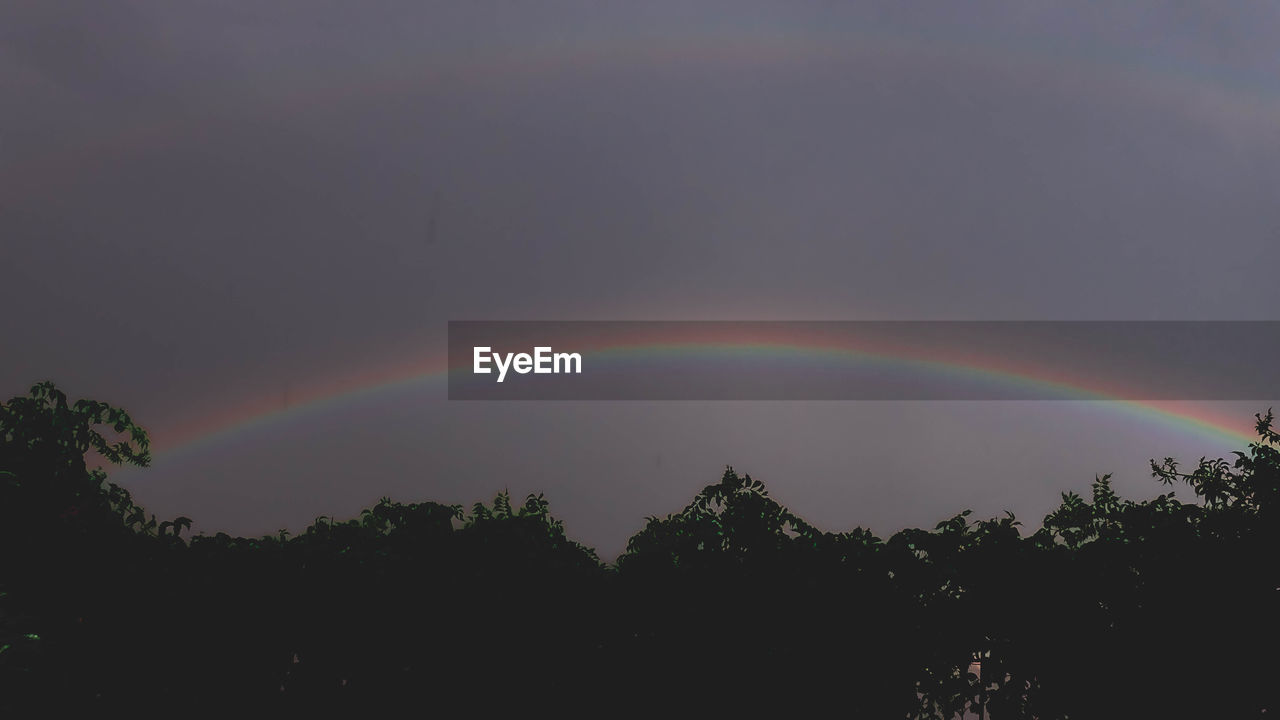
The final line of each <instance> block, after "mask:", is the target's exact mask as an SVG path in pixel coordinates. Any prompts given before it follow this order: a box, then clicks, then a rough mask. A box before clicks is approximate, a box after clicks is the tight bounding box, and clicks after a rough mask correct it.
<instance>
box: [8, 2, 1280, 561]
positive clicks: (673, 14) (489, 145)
mask: <svg viewBox="0 0 1280 720" xmlns="http://www.w3.org/2000/svg"><path fill="white" fill-rule="evenodd" d="M1277 36H1280V8H1277V7H1275V6H1273V5H1270V4H1266V3H1245V2H1219V3H1212V4H1208V3H1206V4H1202V5H1185V4H1178V5H1173V4H1166V3H1152V2H1132V3H1105V4H1102V3H1099V4H1084V3H1079V2H1052V1H1035V2H1025V1H1024V2H993V1H991V0H977V1H975V2H971V3H964V4H963V5H957V4H951V3H902V2H862V3H856V4H853V3H829V2H788V3H763V2H752V1H735V2H695V3H690V2H668V1H667V0H655V1H654V2H646V3H628V2H538V3H524V2H483V1H479V0H471V1H468V2H447V3H431V2H421V1H418V2H395V1H391V0H386V1H372V2H365V3H359V4H354V3H342V2H322V1H318V0H317V1H309V2H299V1H296V0H281V1H279V2H273V3H248V2H241V3H225V2H196V1H193V2H185V3H171V2H158V1H156V2H118V3H110V4H104V3H99V2H91V1H84V2H78V1H76V0H69V1H68V2H61V3H56V4H54V3H39V2H8V1H3V0H0V272H3V283H0V305H2V306H3V308H4V309H5V310H4V313H3V315H0V339H2V340H0V347H3V352H0V396H3V397H11V396H13V395H18V394H21V393H23V392H25V390H26V389H27V388H28V387H29V386H30V385H32V384H33V383H35V382H38V381H41V380H46V379H47V380H53V381H55V382H56V383H58V385H59V386H60V387H62V388H63V389H64V390H66V391H67V392H68V393H69V394H70V395H71V396H73V397H90V398H94V399H99V400H103V401H107V402H110V403H113V404H115V405H118V406H122V407H124V408H126V409H127V410H129V411H130V412H131V413H132V415H133V416H134V417H135V419H137V420H138V421H139V422H140V423H141V424H142V425H144V426H145V427H147V428H148V430H149V431H150V432H151V434H152V437H153V439H154V441H155V451H156V457H155V462H154V464H153V467H151V468H148V469H146V470H137V471H117V472H115V473H114V474H113V476H112V477H113V480H116V481H118V482H120V483H121V484H123V485H125V486H126V487H128V488H129V489H130V490H131V491H132V492H133V493H134V495H135V498H136V499H138V500H139V501H140V502H142V503H143V504H144V505H146V506H147V507H148V508H149V509H151V510H153V511H154V512H156V513H157V515H159V516H161V517H172V516H175V515H186V516H189V517H191V518H193V519H194V520H195V525H194V527H195V529H196V530H197V531H203V532H217V531H227V532H233V533H241V534H251V535H258V534H263V533H274V532H275V531H276V530H278V529H281V528H287V529H290V530H292V531H294V532H296V531H298V530H301V529H302V528H304V527H305V526H306V525H307V524H309V523H310V522H311V521H312V520H313V519H314V518H315V517H316V516H318V515H332V516H336V517H339V518H341V517H351V516H354V515H355V514H357V513H358V511H359V510H360V508H362V507H366V506H368V505H370V504H372V503H373V502H376V501H377V499H378V498H379V497H382V496H390V497H392V498H393V499H396V500H400V501H405V502H410V501H420V500H437V501H441V502H447V503H455V502H456V503H464V504H468V505H469V504H470V503H472V502H475V501H477V500H481V499H488V498H491V497H492V496H493V494H494V493H495V492H498V491H500V490H503V489H509V490H510V491H511V492H512V493H513V495H518V496H523V495H524V494H526V493H529V492H542V493H545V495H546V497H547V498H548V499H549V500H550V502H551V508H552V511H553V513H554V514H556V515H557V516H559V517H561V518H562V519H564V520H565V522H566V527H567V530H568V532H569V534H570V535H571V536H573V537H575V538H577V539H579V540H581V541H583V542H585V543H587V544H589V545H592V546H594V547H596V548H597V549H598V550H599V551H600V553H601V555H602V556H604V557H606V558H611V557H613V556H615V555H616V554H617V553H618V552H619V551H621V550H622V549H623V547H624V546H625V542H626V539H627V538H628V537H629V536H630V535H631V534H633V533H634V532H636V531H637V530H639V529H640V528H641V527H642V526H643V523H644V518H645V517H646V516H650V515H665V514H667V513H669V512H674V511H677V510H678V509H679V508H681V507H683V505H684V504H685V503H686V502H688V500H689V499H690V498H692V497H693V495H694V494H695V493H696V492H697V491H698V490H699V489H701V488H702V487H703V486H704V485H707V484H710V483H713V482H715V481H716V480H718V479H719V477H720V474H721V472H722V470H723V468H724V466H725V465H726V464H731V465H733V466H734V467H735V468H736V469H737V470H738V471H740V472H745V473H749V474H751V475H752V476H753V477H755V478H757V479H760V480H763V481H764V482H765V483H766V485H767V486H768V487H769V488H770V491H771V493H772V494H773V495H774V496H775V497H777V498H778V499H779V500H781V501H782V502H783V503H784V504H786V505H788V506H790V507H791V508H792V509H793V510H795V511H796V512H797V513H798V514H800V515H801V516H803V517H805V518H807V519H809V520H810V521H811V522H813V523H815V524H816V525H818V526H819V527H823V528H826V529H830V530H846V529H851V528H852V527H855V526H863V527H869V528H871V529H873V530H875V531H877V532H879V533H881V534H888V533H892V532H894V531H896V530H899V529H902V528H903V527H907V526H926V527H931V526H932V525H933V524H934V523H936V522H938V521H939V520H942V519H944V518H946V517H949V516H951V515H952V514H954V513H956V512H959V511H960V510H962V509H965V508H972V509H974V511H975V513H977V514H979V515H994V514H999V513H1002V512H1003V511H1004V510H1006V509H1007V510H1011V511H1014V512H1015V513H1016V514H1017V515H1018V516H1019V517H1020V518H1021V519H1022V520H1023V522H1024V524H1025V525H1027V526H1029V527H1030V528H1034V527H1035V526H1037V525H1038V523H1039V520H1040V518H1042V517H1043V515H1044V514H1045V513H1046V512H1048V511H1050V510H1051V509H1052V508H1053V507H1054V506H1055V505H1056V503H1057V501H1058V499H1059V494H1060V493H1061V492H1063V491H1066V490H1074V491H1077V492H1080V491H1085V490H1087V488H1088V486H1089V484H1090V482H1091V481H1092V480H1093V478H1094V476H1095V475H1096V474H1102V473H1114V476H1115V479H1116V483H1117V487H1118V488H1119V489H1121V490H1122V491H1124V492H1127V493H1129V494H1131V495H1134V496H1137V497H1150V496H1153V495H1155V494H1157V493H1158V492H1162V491H1164V489H1163V488H1161V487H1160V486H1159V485H1157V484H1156V483H1155V482H1154V481H1153V480H1152V479H1151V478H1150V477H1149V475H1150V473H1149V469H1148V462H1147V461H1148V459H1150V458H1153V457H1154V458H1162V457H1165V456H1174V457H1178V458H1180V459H1182V460H1184V462H1188V463H1194V462H1195V460H1197V459H1198V458H1199V457H1200V456H1202V455H1209V456H1218V455H1222V454H1226V453H1229V452H1231V451H1232V450H1236V449H1243V443H1244V440H1243V439H1241V437H1240V436H1239V435H1235V436H1232V435H1225V434H1223V433H1218V432H1211V431H1206V430H1203V429H1196V428H1194V427H1191V426H1188V425H1186V424H1179V423H1171V422H1162V421H1160V420H1159V419H1158V418H1153V416H1150V415H1144V414H1140V413H1133V412H1129V411H1126V410H1125V409H1124V408H1123V407H1121V406H1118V405H1116V404H1113V403H1081V402H989V401H988V402H981V401H977V402H865V401H864V402H782V401H777V402H745V401H744V402H732V401H726V402H674V401H672V402H665V401H663V402H659V401H653V402H644V401H633V402H605V401H597V402H567V401H566V402H528V403H516V402H493V403H487V402H462V401H449V400H448V399H447V395H446V391H445V386H444V383H443V382H442V381H441V380H440V379H439V378H438V377H434V376H429V375H425V374H422V373H419V372H417V370H416V369H417V368H423V367H428V366H433V363H437V362H438V359H439V358H440V357H441V356H442V355H443V354H444V352H445V339H446V327H447V325H446V324H447V322H448V321H450V320H530V319H537V320H880V319H883V320H1280V301H1278V298H1277V292H1276V284H1275V274H1274V268H1275V266H1276V263H1275V260H1274V256H1275V248H1276V247H1277V245H1278V244H1280V242H1278V241H1280V203H1277V202H1276V199H1277V197H1280V53H1277V52H1275V38H1276V37H1277ZM1178 352H1179V351H1178V350H1177V349H1171V352H1170V357H1169V362H1170V363H1176V362H1177V361H1178V358H1177V356H1178ZM1261 361H1266V360H1265V359H1263V360H1261ZM415 378H416V379H415ZM393 379H395V380H399V382H389V381H390V380H393ZM361 388H365V389H364V390H363V391H361ZM348 391H356V392H348ZM343 392H346V393H347V394H345V395H344V394H342V393H343ZM335 395H336V396H335ZM1274 400H1275V399H1274V398H1259V399H1258V402H1256V403H1251V402H1232V403H1205V404H1202V405H1204V407H1201V408H1199V409H1197V410H1196V412H1197V413H1201V414H1203V413H1213V414H1215V416H1218V417H1222V418H1227V419H1228V420H1229V421H1230V422H1232V423H1235V426H1236V427H1237V428H1238V429H1239V431H1240V432H1245V431H1247V430H1248V428H1249V427H1250V425H1251V421H1252V416H1253V413H1255V412H1259V411H1265V410H1266V408H1267V406H1268V405H1269V404H1271V403H1272V402H1274ZM1278 404H1280V403H1278ZM255 418H257V420H255ZM1187 494H1188V493H1187V491H1185V490H1183V491H1182V492H1180V493H1179V496H1181V497H1184V498H1186V496H1187Z"/></svg>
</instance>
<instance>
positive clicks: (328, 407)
mask: <svg viewBox="0 0 1280 720" xmlns="http://www.w3.org/2000/svg"><path fill="white" fill-rule="evenodd" d="M578 348H580V349H581V350H583V352H584V356H589V357H593V358H595V359H597V360H603V361H607V362H613V363H619V362H625V363H645V362H649V361H651V360H652V359H653V358H655V357H672V356H676V357H680V358H696V359H711V360H715V359H725V358H729V357H731V356H733V355H734V354H738V355H739V356H741V354H743V353H745V354H747V355H748V356H751V357H754V358H761V357H764V358H766V359H767V360H768V361H770V362H779V363H788V364H794V363H810V364H818V365H821V366H823V367H832V366H833V365H835V366H841V367H843V366H846V365H850V364H854V363H866V362H868V361H870V362H875V363H879V364H880V365H882V366H886V367H891V368H900V369H906V370H907V371H909V372H916V373H928V374H930V375H931V376H934V377H938V376H941V377H943V378H947V377H954V378H960V379H977V380H980V381H982V382H990V383H997V384H1001V385H1006V386H1010V385H1011V386H1023V387H1032V388H1035V389H1037V390H1041V391H1043V394H1044V396H1045V397H1056V398H1063V399H1068V400H1082V401H1101V402H1100V405H1102V406H1103V407H1105V408H1106V409H1107V410H1108V411H1109V412H1112V413H1115V414H1117V415H1120V416H1123V417H1128V418H1131V419H1133V420H1135V421H1138V422H1141V423H1144V424H1147V425H1153V426H1158V427H1163V428H1167V429H1170V430H1173V431H1175V432H1181V433H1189V434H1192V435H1195V436H1198V437H1203V438H1206V439H1212V440H1214V441H1215V442H1226V443H1230V444H1232V445H1236V446H1239V447H1243V446H1244V445H1246V444H1248V443H1250V442H1252V441H1254V440H1256V436H1255V435H1254V433H1253V428H1252V422H1251V420H1250V419H1249V418H1240V417H1227V416H1225V415H1224V414H1222V413H1221V412H1220V411H1218V410H1215V409H1213V408H1210V407H1206V403H1203V402H1189V401H1163V400H1162V401H1136V400H1129V399H1124V394H1123V393H1122V392H1120V391H1119V389H1118V388H1115V387H1109V386H1106V385H1105V384H1101V383H1098V382H1094V381H1084V380H1081V379H1079V378H1072V377H1068V376H1064V375H1062V374H1061V373H1054V372H1049V371H1046V370H1044V369H1038V368H1029V367H1015V366H1009V365H1007V364H1002V363H1001V362H1000V361H999V360H998V359H994V358H983V357H979V356H972V355H969V356H959V357H940V356H938V355H936V354H934V355H930V354H928V353H916V354H911V353H908V352H903V351H901V350H899V349H892V351H889V350H886V349H884V348H881V349H877V350H868V349H866V348H850V347H848V346H847V345H823V344H820V343H810V344H796V343H794V342H788V341H784V340H775V341H765V340H762V339H761V338H759V337H743V338H740V339H738V340H732V339H730V338H728V337H722V338H719V339H717V340H716V341H715V342H705V341H703V342H698V341H687V342H679V341H672V338H667V339H666V340H665V341H664V340H663V339H661V338H658V337H656V336H653V335H637V336H634V337H630V338H611V339H607V340H597V341H596V342H595V343H593V344H591V345H590V346H589V347H584V346H582V345H579V346H578ZM588 354H589V355H588ZM454 368H455V369H465V370H467V371H468V372H469V369H470V368H469V367H464V366H462V365H461V364H459V363H455V364H454ZM449 370H450V363H449V362H448V360H447V359H446V358H445V357H444V356H440V357H438V358H436V359H434V360H432V361H429V362H424V363H409V364H405V365H399V366H384V367H381V368H377V369H372V370H369V371H366V372H364V373H360V374H355V375H351V376H348V377H345V378H340V379H332V380H329V381H327V382H323V383H318V384H316V385H314V386H312V387H310V388H307V389H306V390H304V391H301V392H298V391H296V390H295V391H294V392H293V394H294V396H295V397H297V398H298V399H297V401H296V402H293V403H292V404H289V405H287V406H284V407H282V406H281V405H279V404H270V403H268V402H266V401H258V402H256V403H247V404H244V405H241V406H239V407H236V408H233V409H230V410H227V411H223V412H221V413H218V414H215V415H210V416H207V417H204V418H201V419H200V420H199V421H198V422H196V423H192V424H189V425H188V426H186V427H182V428H179V429H177V430H176V431H174V432H171V433H166V434H163V435H159V436H157V437H156V442H155V447H156V448H157V455H162V456H171V455H177V454H181V453H184V452H187V451H190V450H194V449H196V448H199V447H205V446H209V445H212V444H217V443H219V442H220V441H223V440H226V439H228V438H231V437H235V436H243V435H244V434H246V433H248V432H250V431H252V430H257V429H263V428H265V427H268V426H276V425H279V424H287V423H289V422H291V421H293V420H297V419H300V418H303V417H307V416H314V415H318V414H323V413H325V412H328V411H332V410H335V409H337V408H339V407H341V406H342V405H344V404H347V403H352V402H356V401H358V400H360V399H362V398H370V397H374V396H377V395H379V394H383V393H388V394H389V393H393V392H403V391H409V390H418V389H426V390H429V391H430V392H432V393H435V394H437V397H438V398H439V399H440V400H444V399H445V398H446V381H447V378H448V374H449Z"/></svg>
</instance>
